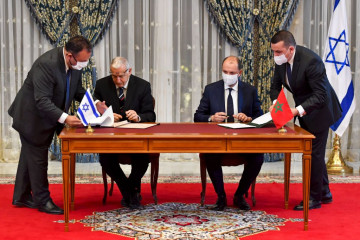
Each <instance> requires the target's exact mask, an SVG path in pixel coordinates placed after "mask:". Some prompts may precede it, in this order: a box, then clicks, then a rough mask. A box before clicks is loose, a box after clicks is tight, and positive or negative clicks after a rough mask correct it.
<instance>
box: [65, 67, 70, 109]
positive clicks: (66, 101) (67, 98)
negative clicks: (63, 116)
mask: <svg viewBox="0 0 360 240" xmlns="http://www.w3.org/2000/svg"><path fill="white" fill-rule="evenodd" d="M70 76H71V69H69V70H68V71H67V73H66V97H65V112H67V111H68V110H69V107H70V103H69V94H70Z"/></svg>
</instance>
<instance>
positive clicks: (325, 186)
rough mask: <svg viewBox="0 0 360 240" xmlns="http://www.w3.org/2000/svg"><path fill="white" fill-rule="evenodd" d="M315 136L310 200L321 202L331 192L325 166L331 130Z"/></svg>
mask: <svg viewBox="0 0 360 240" xmlns="http://www.w3.org/2000/svg"><path fill="white" fill-rule="evenodd" d="M313 134H314V135H315V137H316V138H315V139H313V140H312V152H311V179H310V199H312V200H316V201H321V197H322V195H324V194H326V193H328V192H329V191H330V189H329V179H328V173H327V169H326V164H325V150H326V142H327V138H328V134H329V129H326V130H324V131H322V132H320V133H313Z"/></svg>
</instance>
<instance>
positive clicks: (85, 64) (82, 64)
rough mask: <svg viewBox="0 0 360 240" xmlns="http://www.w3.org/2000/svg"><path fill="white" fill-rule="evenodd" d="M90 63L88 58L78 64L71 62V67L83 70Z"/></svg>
mask: <svg viewBox="0 0 360 240" xmlns="http://www.w3.org/2000/svg"><path fill="white" fill-rule="evenodd" d="M88 63H89V60H87V61H86V62H76V65H72V64H71V67H72V69H75V70H81V69H83V68H84V67H86V66H87V65H88Z"/></svg>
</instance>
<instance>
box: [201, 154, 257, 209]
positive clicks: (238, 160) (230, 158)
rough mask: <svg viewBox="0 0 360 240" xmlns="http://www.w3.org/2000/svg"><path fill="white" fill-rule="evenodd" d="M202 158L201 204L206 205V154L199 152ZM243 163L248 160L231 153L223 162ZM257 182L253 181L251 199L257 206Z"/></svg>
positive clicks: (225, 164) (231, 164)
mask: <svg viewBox="0 0 360 240" xmlns="http://www.w3.org/2000/svg"><path fill="white" fill-rule="evenodd" d="M199 158H200V176H201V185H202V191H201V202H200V203H201V206H204V202H205V193H206V162H205V158H204V154H203V153H200V154H199ZM241 164H246V160H245V159H243V158H241V157H240V158H239V156H234V155H233V154H229V156H228V158H225V159H223V160H222V162H221V166H239V165H241ZM255 184H256V179H255V180H254V181H253V182H252V183H251V200H252V205H253V206H255V204H256V199H255ZM245 197H248V193H245Z"/></svg>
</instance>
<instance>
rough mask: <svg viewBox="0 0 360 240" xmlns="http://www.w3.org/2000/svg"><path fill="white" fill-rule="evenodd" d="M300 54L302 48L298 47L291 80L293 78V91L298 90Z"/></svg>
mask: <svg viewBox="0 0 360 240" xmlns="http://www.w3.org/2000/svg"><path fill="white" fill-rule="evenodd" d="M300 52H301V49H300V47H296V52H295V57H294V63H293V68H292V71H291V78H292V82H291V86H292V88H293V89H296V79H297V74H298V72H299V66H300Z"/></svg>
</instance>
